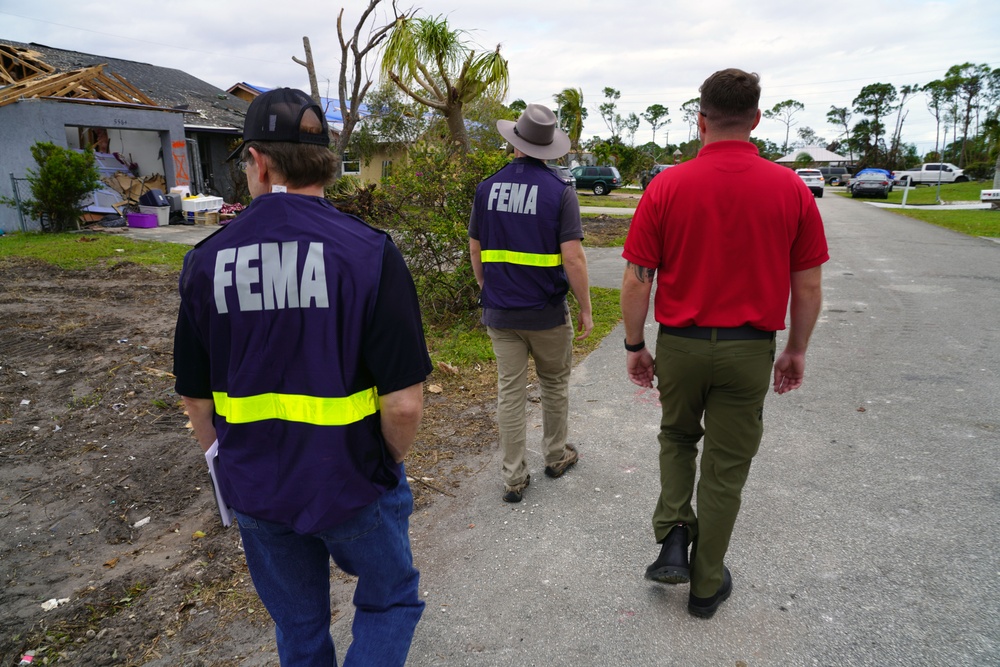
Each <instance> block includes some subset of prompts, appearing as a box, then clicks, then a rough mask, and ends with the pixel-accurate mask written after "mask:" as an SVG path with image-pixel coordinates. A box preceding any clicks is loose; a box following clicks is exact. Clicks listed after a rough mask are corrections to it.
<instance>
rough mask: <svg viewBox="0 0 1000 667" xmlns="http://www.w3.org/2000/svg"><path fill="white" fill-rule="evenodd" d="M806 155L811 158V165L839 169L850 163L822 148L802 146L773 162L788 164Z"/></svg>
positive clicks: (844, 158) (841, 156)
mask: <svg viewBox="0 0 1000 667" xmlns="http://www.w3.org/2000/svg"><path fill="white" fill-rule="evenodd" d="M803 154H805V155H808V156H809V157H810V158H812V162H813V164H824V165H830V166H832V167H841V166H844V165H847V164H849V163H850V160H848V159H847V158H846V157H844V156H843V155H837V154H836V153H834V152H833V151H828V150H826V149H825V148H823V147H822V146H803V147H802V148H796V149H795V150H793V151H792V152H791V153H789V154H788V155H783V156H781V157H779V158H778V159H777V160H775V162H777V163H778V164H790V163H794V162H795V161H796V160H798V159H799V156H800V155H803Z"/></svg>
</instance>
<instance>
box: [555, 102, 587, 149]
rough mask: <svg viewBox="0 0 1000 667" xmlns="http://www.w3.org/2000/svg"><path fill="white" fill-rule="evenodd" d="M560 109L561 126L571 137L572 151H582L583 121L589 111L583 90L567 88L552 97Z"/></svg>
mask: <svg viewBox="0 0 1000 667" xmlns="http://www.w3.org/2000/svg"><path fill="white" fill-rule="evenodd" d="M552 97H553V99H554V100H555V102H556V104H557V105H558V109H559V125H560V127H561V128H562V129H563V130H564V131H565V132H566V134H568V135H569V141H570V150H572V151H579V150H580V135H581V134H583V119H584V118H586V117H587V109H586V107H584V106H583V89H581V88H566V89H565V90H563V91H562V92H561V93H556V94H555V95H553V96H552Z"/></svg>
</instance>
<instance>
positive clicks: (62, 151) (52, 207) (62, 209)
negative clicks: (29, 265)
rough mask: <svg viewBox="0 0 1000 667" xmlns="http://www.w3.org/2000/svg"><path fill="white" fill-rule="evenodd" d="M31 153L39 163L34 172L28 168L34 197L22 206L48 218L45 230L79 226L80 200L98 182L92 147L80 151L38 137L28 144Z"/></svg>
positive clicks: (3, 201) (0, 201) (11, 204)
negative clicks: (30, 145)
mask: <svg viewBox="0 0 1000 667" xmlns="http://www.w3.org/2000/svg"><path fill="white" fill-rule="evenodd" d="M31 156H32V157H33V158H35V162H36V163H37V164H38V171H37V172H36V171H33V170H31V169H29V170H28V183H29V184H30V186H31V196H32V197H34V199H32V200H30V201H26V202H22V206H24V207H25V209H26V210H27V212H28V214H29V215H31V216H32V217H36V218H40V219H44V218H48V223H49V224H48V230H47V231H52V232H64V231H69V230H72V229H79V227H80V226H79V218H80V213H81V212H82V209H81V207H80V200H81V199H83V197H84V196H85V195H87V194H89V193H91V192H93V191H94V190H96V189H97V188H98V187H99V186H100V184H101V175H100V172H99V171H98V170H97V163H96V161H95V160H94V152H93V150H91V149H89V148H88V149H87V150H86V151H84V152H83V153H79V152H77V151H74V150H70V149H68V148H63V147H61V146H56V145H55V144H53V143H51V142H47V141H40V142H38V143H36V144H35V145H34V146H32V147H31ZM0 203H2V204H6V205H8V206H16V202H14V201H13V200H11V199H9V198H7V197H4V198H2V199H0Z"/></svg>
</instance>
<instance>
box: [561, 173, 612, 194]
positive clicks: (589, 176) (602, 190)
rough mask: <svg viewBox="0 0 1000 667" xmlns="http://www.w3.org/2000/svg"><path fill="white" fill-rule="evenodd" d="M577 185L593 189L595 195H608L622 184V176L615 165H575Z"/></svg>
mask: <svg viewBox="0 0 1000 667" xmlns="http://www.w3.org/2000/svg"><path fill="white" fill-rule="evenodd" d="M571 171H572V172H573V176H575V177H576V187H578V188H584V189H589V190H593V191H594V194H595V195H606V194H608V193H609V192H611V191H612V190H614V189H615V188H620V187H621V186H622V177H621V174H619V173H618V170H617V169H615V168H614V167H584V166H580V167H573V169H572V170H571Z"/></svg>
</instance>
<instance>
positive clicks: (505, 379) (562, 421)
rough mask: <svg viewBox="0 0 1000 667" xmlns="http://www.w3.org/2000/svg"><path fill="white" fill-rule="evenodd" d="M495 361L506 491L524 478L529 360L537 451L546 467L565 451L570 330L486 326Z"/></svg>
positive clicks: (525, 475)
mask: <svg viewBox="0 0 1000 667" xmlns="http://www.w3.org/2000/svg"><path fill="white" fill-rule="evenodd" d="M486 330H487V332H488V333H489V335H490V339H491V340H492V341H493V352H494V354H496V357H497V376H498V379H497V423H498V424H499V427H500V449H501V451H502V452H503V464H502V468H501V476H502V477H503V482H504V484H505V485H507V486H509V487H516V486H518V485H520V484H523V483H524V481H525V479H526V478H527V476H528V466H527V463H526V462H525V460H524V455H525V449H526V445H527V442H526V441H527V434H526V420H527V417H526V413H525V411H526V408H527V401H528V389H527V383H528V355H529V354H530V355H531V357H532V358H533V359H534V360H535V371H536V372H537V373H538V382H539V385H540V386H541V394H542V450H543V454H544V456H545V465H552V464H555V463H558V461H559V460H560V459H561V458H562V455H563V451H564V449H565V447H566V432H567V426H566V422H567V418H568V416H569V376H570V371H571V370H572V369H573V326H572V325H571V324H570V323H569V322H568V321H567V322H566V324H563V325H561V326H558V327H554V328H552V329H544V330H542V331H527V330H524V329H496V328H493V327H487V328H486Z"/></svg>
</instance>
